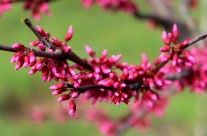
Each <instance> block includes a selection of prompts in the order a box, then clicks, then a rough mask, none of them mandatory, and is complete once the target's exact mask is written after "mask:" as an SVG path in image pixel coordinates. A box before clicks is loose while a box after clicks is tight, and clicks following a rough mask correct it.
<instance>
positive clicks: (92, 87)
mask: <svg viewBox="0 0 207 136" xmlns="http://www.w3.org/2000/svg"><path fill="white" fill-rule="evenodd" d="M67 87H68V88H72V89H73V90H79V92H80V93H85V92H86V91H87V90H90V89H109V90H113V88H112V87H107V86H103V85H87V86H81V87H79V88H74V86H73V85H71V84H67Z"/></svg>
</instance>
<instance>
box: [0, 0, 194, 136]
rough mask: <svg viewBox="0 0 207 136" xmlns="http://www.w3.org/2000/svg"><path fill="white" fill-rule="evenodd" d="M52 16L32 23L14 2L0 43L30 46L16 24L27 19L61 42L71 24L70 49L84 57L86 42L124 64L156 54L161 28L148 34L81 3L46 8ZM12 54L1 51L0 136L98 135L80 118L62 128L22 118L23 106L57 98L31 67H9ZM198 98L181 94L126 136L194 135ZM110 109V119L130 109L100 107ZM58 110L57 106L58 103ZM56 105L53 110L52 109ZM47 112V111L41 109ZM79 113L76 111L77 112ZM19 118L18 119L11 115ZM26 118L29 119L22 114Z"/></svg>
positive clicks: (124, 17) (125, 18)
mask: <svg viewBox="0 0 207 136" xmlns="http://www.w3.org/2000/svg"><path fill="white" fill-rule="evenodd" d="M50 8H51V11H52V16H51V17H45V16H44V15H43V17H42V19H41V20H40V21H39V22H35V21H34V20H33V19H32V18H31V16H30V15H29V13H28V12H24V11H23V10H22V5H21V3H18V4H15V5H14V6H13V9H12V10H11V11H8V12H6V13H5V14H4V15H3V16H2V17H1V18H0V35H1V36H0V43H1V44H4V45H12V44H13V43H16V42H19V43H23V44H25V45H29V42H30V41H33V40H35V39H36V37H35V36H34V34H33V33H32V32H31V31H30V30H29V29H28V28H27V27H26V26H25V25H24V24H23V23H20V19H21V18H22V17H28V18H31V21H32V22H33V23H34V24H39V25H40V26H41V27H43V28H44V29H45V30H46V31H49V32H50V33H51V35H52V36H56V37H57V38H59V39H63V38H64V36H65V34H66V32H67V29H68V27H69V25H73V27H74V37H73V39H72V41H71V42H70V45H71V46H72V48H73V51H74V52H76V53H77V54H79V55H80V56H83V57H87V54H86V53H85V49H84V46H85V45H86V44H89V45H90V46H91V47H92V48H93V49H94V50H95V51H96V53H97V55H100V54H101V52H102V51H103V49H108V51H109V54H110V55H112V54H119V53H121V54H123V59H122V61H128V62H129V63H130V64H139V63H140V56H141V53H143V52H145V53H147V54H148V56H149V59H150V60H153V59H154V58H156V57H157V56H158V55H159V47H161V46H162V41H161V29H155V30H151V29H149V27H148V25H147V23H146V22H143V21H138V20H137V19H135V18H133V17H132V16H130V15H128V14H125V13H120V12H119V13H107V12H106V11H104V10H102V9H100V8H99V7H97V6H94V7H92V8H91V9H84V8H83V7H82V6H81V4H80V0H70V1H66V0H65V1H64V0H62V1H55V2H53V3H51V4H50ZM12 55H13V54H12V53H8V52H1V53H0V64H1V65H0V75H1V78H0V135H1V136H10V135H11V136H13V135H15V136H28V135H30V136H42V135H44V136H55V135H70V136H77V135H83V134H84V135H85V136H98V135H101V134H100V133H99V131H98V129H97V128H96V127H95V125H94V124H92V123H88V122H85V121H84V120H78V121H75V120H74V119H70V117H68V118H69V119H68V121H67V123H66V124H57V123H56V122H55V120H52V119H51V120H47V121H45V122H43V123H42V124H35V123H34V122H32V121H31V120H29V118H23V117H21V116H25V115H24V114H22V110H23V109H22V106H23V107H24V106H25V105H26V107H27V108H29V107H30V105H33V103H37V104H39V105H41V103H44V102H48V103H50V108H51V107H52V108H53V106H54V107H55V105H56V104H54V103H56V97H53V96H52V95H51V92H50V90H49V86H50V85H52V83H42V81H41V75H40V74H35V75H33V76H28V75H27V73H28V72H29V69H20V70H19V71H18V72H16V71H15V70H14V67H15V66H14V65H12V64H10V59H11V56H12ZM196 97H197V95H195V94H192V93H189V91H187V90H186V91H184V93H180V94H178V95H175V96H173V97H172V98H171V102H170V104H169V107H168V109H167V113H166V114H165V115H164V117H161V118H157V117H155V118H154V119H153V124H152V127H151V128H149V129H147V130H145V131H139V130H138V131H137V128H136V129H133V130H130V131H128V132H127V133H126V135H129V136H130V135H138V134H140V135H145V136H161V135H163V136H165V135H168V136H174V135H176V136H183V135H193V133H194V132H193V131H194V127H195V124H196V123H195V122H196V116H197V113H196V106H197V105H196V102H197V99H196ZM98 105H101V106H103V105H104V106H105V107H107V108H109V109H110V112H111V114H112V116H113V117H117V116H120V113H125V112H127V111H128V110H129V109H128V107H127V106H125V105H121V106H120V107H116V106H114V105H110V104H108V103H107V104H104V103H101V104H98ZM59 106H61V105H60V104H59ZM56 107H57V106H56ZM45 109H46V110H47V107H45ZM77 112H79V111H77ZM15 115H16V117H17V119H15V120H14V119H11V118H14V117H13V116H15ZM26 116H27V117H29V115H26Z"/></svg>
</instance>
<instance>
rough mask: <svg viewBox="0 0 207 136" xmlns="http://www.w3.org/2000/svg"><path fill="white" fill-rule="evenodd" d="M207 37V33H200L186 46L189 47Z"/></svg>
mask: <svg viewBox="0 0 207 136" xmlns="http://www.w3.org/2000/svg"><path fill="white" fill-rule="evenodd" d="M206 37H207V33H204V34H201V35H198V36H197V37H195V38H193V39H192V40H191V41H190V42H188V43H187V45H186V46H185V48H187V47H189V46H191V45H193V44H195V43H197V42H199V41H201V40H204V39H205V38H206Z"/></svg>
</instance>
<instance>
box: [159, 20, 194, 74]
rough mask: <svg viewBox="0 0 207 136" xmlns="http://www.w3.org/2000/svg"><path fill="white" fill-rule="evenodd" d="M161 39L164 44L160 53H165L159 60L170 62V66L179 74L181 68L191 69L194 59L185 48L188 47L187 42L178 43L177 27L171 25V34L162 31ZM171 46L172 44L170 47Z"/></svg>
mask: <svg viewBox="0 0 207 136" xmlns="http://www.w3.org/2000/svg"><path fill="white" fill-rule="evenodd" d="M162 39H163V42H164V44H165V46H164V47H162V48H160V50H161V52H163V53H166V55H163V56H162V57H161V58H160V60H161V61H162V62H166V61H169V60H172V66H173V67H174V68H175V69H176V70H177V72H181V71H182V68H183V67H188V68H189V67H191V66H192V65H193V64H194V63H195V58H194V57H193V56H192V55H191V54H190V52H189V51H188V50H185V48H186V47H187V46H188V40H185V41H184V42H182V43H178V28H177V25H176V24H174V25H173V30H172V33H171V32H169V33H167V32H166V31H163V34H162ZM171 44H173V45H172V46H171Z"/></svg>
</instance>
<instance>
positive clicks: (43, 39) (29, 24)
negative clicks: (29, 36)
mask: <svg viewBox="0 0 207 136" xmlns="http://www.w3.org/2000/svg"><path fill="white" fill-rule="evenodd" d="M22 21H23V22H24V23H25V24H26V25H27V26H28V27H29V29H30V30H32V32H33V33H34V34H35V35H36V36H37V38H38V39H39V40H40V41H41V42H42V43H43V44H44V45H45V46H47V48H49V49H53V50H57V49H58V48H57V47H56V46H55V45H53V44H52V43H51V42H50V41H49V39H48V38H46V37H43V36H42V35H41V34H40V33H39V32H38V31H37V30H36V29H35V28H34V26H33V25H32V23H31V21H30V20H29V19H27V18H23V19H22Z"/></svg>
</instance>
